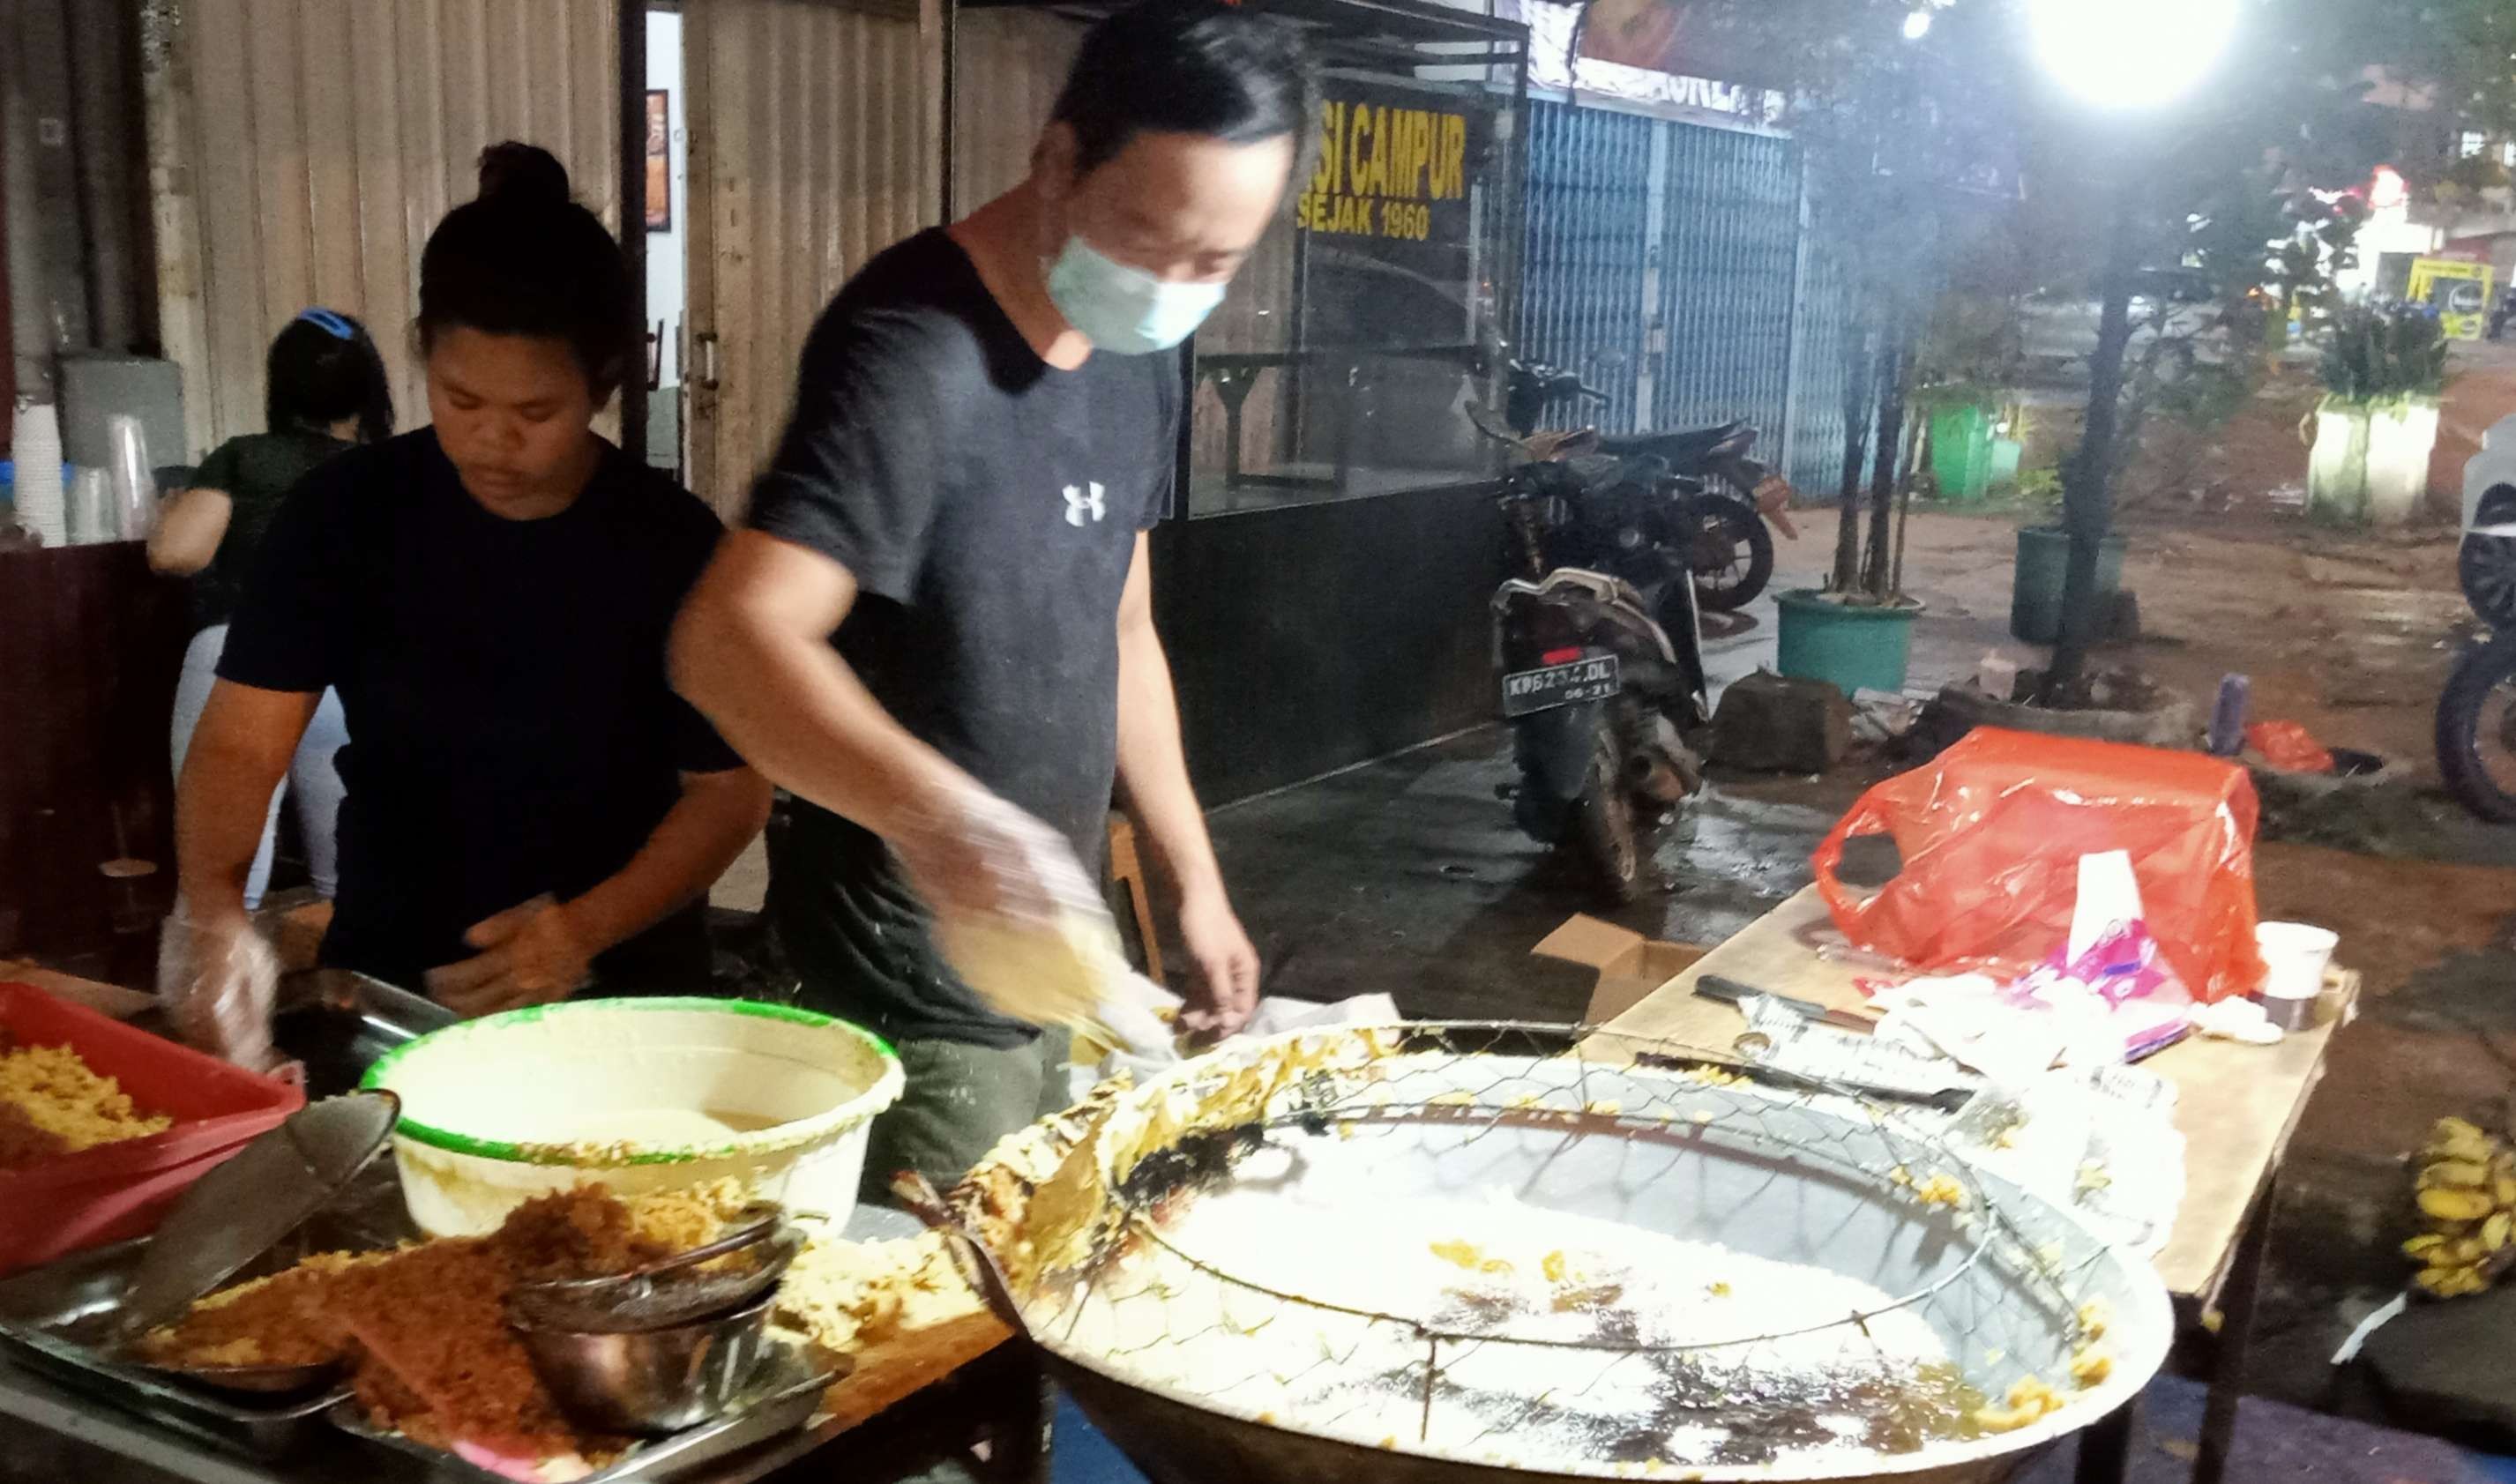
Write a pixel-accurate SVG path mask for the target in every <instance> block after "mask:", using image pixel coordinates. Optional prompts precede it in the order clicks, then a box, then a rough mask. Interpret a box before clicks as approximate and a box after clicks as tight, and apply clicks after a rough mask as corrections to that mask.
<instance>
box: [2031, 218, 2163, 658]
mask: <svg viewBox="0 0 2516 1484" xmlns="http://www.w3.org/2000/svg"><path fill="white" fill-rule="evenodd" d="M2110 195H2111V201H2110V203H2109V204H2110V206H2111V208H2112V217H2113V220H2112V222H2111V223H2110V224H2109V226H2108V240H2107V244H2106V276H2105V291H2106V298H2105V315H2104V317H2103V318H2102V319H2100V320H2099V321H2098V324H2097V350H2096V353H2095V354H2093V355H2091V356H2089V357H2088V426H2087V432H2086V433H2085V434H2084V435H2083V436H2082V437H2081V438H2080V439H2079V448H2078V452H2076V453H2075V454H2073V455H2072V456H2071V461H2070V463H2069V464H2068V465H2067V466H2066V467H2065V468H2064V469H2063V471H2062V524H2063V525H2064V527H2065V528H2067V529H2068V530H2069V531H2070V533H2071V564H2070V568H2069V573H2068V576H2067V577H2066V578H2065V579H2064V581H2063V585H2062V638H2061V642H2059V643H2057V644H2055V645H2054V646H2053V667H2052V669H2050V670H2049V671H2047V672H2046V673H2045V677H2044V699H2045V700H2046V701H2047V702H2048V703H2050V702H2052V701H2055V700H2057V699H2059V698H2060V697H2061V696H2063V695H2065V694H2067V693H2068V692H2069V690H2070V689H2071V687H2073V686H2076V684H2077V683H2078V680H2079V676H2080V673H2081V672H2082V671H2083V670H2085V669H2086V668H2087V660H2088V645H2089V644H2090V643H2091V642H2092V641H2093V640H2094V639H2095V638H2096V633H2097V617H2098V615H2097V553H2098V549H2099V548H2100V547H2101V546H2102V545H2103V543H2104V541H2105V539H2106V531H2107V529H2108V527H2110V526H2111V525H2113V523H2114V474H2115V466H2116V464H2117V462H2118V453H2117V450H2116V446H2115V441H2116V433H2117V431H2118V427H2119V419H2120V416H2121V411H2122V387H2123V352H2124V351H2125V350H2127V349H2128V348H2129V346H2130V344H2131V293H2132V287H2133V278H2134V276H2135V274H2136V273H2137V272H2138V270H2139V267H2140V262H2139V258H2140V237H2139V233H2138V231H2137V229H2136V224H2135V223H2134V221H2133V199H2132V189H2131V180H2130V175H2129V173H2128V171H2126V172H2125V173H2124V174H2123V175H2122V176H2121V177H2120V178H2118V180H2117V181H2116V183H2115V187H2114V189H2113V191H2112V192H2110Z"/></svg>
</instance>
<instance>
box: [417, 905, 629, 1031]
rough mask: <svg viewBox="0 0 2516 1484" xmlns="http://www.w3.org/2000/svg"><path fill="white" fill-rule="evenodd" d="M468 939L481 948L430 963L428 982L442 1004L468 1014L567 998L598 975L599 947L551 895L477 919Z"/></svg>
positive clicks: (469, 942) (465, 937)
mask: <svg viewBox="0 0 2516 1484" xmlns="http://www.w3.org/2000/svg"><path fill="white" fill-rule="evenodd" d="M463 941H464V942H466V943H468V944H470V945H471V946H473V947H474V948H478V949H480V950H481V952H480V953H479V954H478V955H476V956H475V957H472V958H469V959H465V960H463V961H462V962H461V963H457V964H448V965H446V966H445V967H444V968H442V969H430V970H429V971H428V980H427V982H428V992H429V994H430V995H431V996H432V997H434V998H435V999H436V1000H437V1002H438V1003H439V1004H440V1005H442V1006H444V1007H445V1008H446V1009H447V1010H452V1011H454V1012H455V1013H456V1014H458V1015H462V1016H465V1017H466V1018H469V1017H471V1016H475V1015H487V1014H494V1013H495V1012H497V1011H499V1010H516V1009H519V1008H520V1007H523V1006H526V1005H548V1004H551V1003H552V1002H554V1001H558V1000H565V999H566V998H567V997H568V996H569V995H571V994H574V993H575V992H576V991H578V990H579V989H582V988H584V987H585V985H586V983H587V982H588V981H589V980H591V979H592V978H593V977H594V967H593V966H594V954H595V950H594V948H593V947H592V946H591V945H589V944H587V943H586V942H585V940H584V938H583V937H582V936H581V935H580V934H579V933H578V931H577V928H576V925H575V922H574V921H573V920H572V919H571V918H570V917H569V916H568V912H567V908H566V907H565V906H563V905H562V904H561V903H559V902H558V901H556V900H554V899H552V898H551V897H548V896H537V897H534V898H533V899H532V900H531V901H528V902H524V903H523V904H521V905H519V906H514V907H510V908H508V909H507V910H506V911H504V912H501V913H499V914H498V915H497V916H495V917H492V918H486V919H483V920H482V921H481V922H479V923H476V924H474V925H473V926H472V929H471V930H470V931H468V932H466V933H464V934H463Z"/></svg>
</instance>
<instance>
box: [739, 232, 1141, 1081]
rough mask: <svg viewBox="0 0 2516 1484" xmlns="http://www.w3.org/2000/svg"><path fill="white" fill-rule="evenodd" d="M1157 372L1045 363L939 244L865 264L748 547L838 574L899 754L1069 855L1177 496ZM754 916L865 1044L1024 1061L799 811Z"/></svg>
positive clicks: (1006, 1023)
mask: <svg viewBox="0 0 2516 1484" xmlns="http://www.w3.org/2000/svg"><path fill="white" fill-rule="evenodd" d="M1179 408H1180V363H1179V360H1178V358H1177V357H1176V356H1171V355H1141V356H1121V355H1111V354H1095V355H1094V356H1092V357H1091V358H1090V359H1089V360H1087V361H1085V362H1084V364H1083V365H1082V366H1080V367H1078V368H1077V369H1075V370H1072V371H1060V370H1056V369H1054V368H1052V367H1050V366H1048V365H1047V364H1046V363H1044V362H1042V361H1041V360H1040V358H1039V356H1038V355H1037V354H1035V353H1034V352H1033V351H1032V350H1031V349H1030V346H1029V345H1028V344H1027V342H1026V341H1024V339H1023V337H1022V335H1021V333H1020V332H1019V331H1017V330H1016V329H1015V328H1014V325H1013V322H1012V321H1011V320H1009V319H1007V318H1006V317H1005V314H1004V311H1003V310H1002V309H999V308H998V307H997V305H996V302H995V300H994V299H993V298H992V297H990V296H989V295H988V293H987V291H986V288H985V285H984V284H982V283H981V282H980V279H979V275H978V271H977V269H975V268H973V267H972V266H971V264H970V260H969V258H968V257H967V256H966V255H965V254H964V253H963V252H962V251H961V249H960V247H959V245H958V244H956V243H954V242H953V241H952V239H951V238H950V237H949V236H948V235H946V234H945V233H944V232H943V231H940V230H930V231H926V232H922V233H920V234H918V235H917V236H914V237H911V238H909V239H908V240H907V241H905V242H902V243H901V244H900V245H898V246H896V247H894V248H892V249H890V250H889V251H887V252H885V253H883V254H882V255H881V256H879V257H877V258H875V259H874V260H873V261H872V262H871V263H868V264H866V265H865V267H864V269H863V271H861V272H860V273H859V274H858V275H857V276H856V277H855V278H854V279H853V280H851V281H850V282H849V283H848V285H847V287H845V288H844V289H842V290H840V291H839V297H838V298H837V300H836V301H834V302H833V303H832V304H831V306H830V308H829V309H828V310H827V311H826V312H825V313H823V314H822V316H821V319H820V322H819V323H818V325H816V326H815V327H814V329H813V334H812V338H811V339H810V340H808V341H807V342H806V343H805V346H804V361H803V369H802V373H801V376H800V379H799V389H798V392H797V395H796V407H795V416H794V420H793V421H792V422H791V423H790V424H789V425H788V427H787V430H786V436H785V439H784V442H783V443H782V444H781V445H780V447H779V449H778V452H777V457H776V462H775V463H774V464H772V465H771V467H770V470H769V473H768V474H766V475H765V476H763V478H762V479H761V481H760V484H759V487H758V488H757V489H756V490H755V491H754V492H753V495H752V507H751V523H752V524H753V525H754V526H756V527H758V528H759V529H760V530H763V531H765V532H767V533H769V534H770V535H772V536H776V537H777V538H779V539H780V540H784V541H790V542H793V543H795V544H796V545H798V546H803V547H808V548H810V549H812V550H814V551H817V552H820V553H822V554H824V555H826V556H831V557H833V558H835V559H836V560H837V561H838V562H839V563H840V564H841V565H843V566H845V567H846V568H847V569H848V570H849V572H850V573H852V574H853V575H854V576H855V578H856V582H857V587H858V598H857V602H856V606H855V608H854V609H853V610H852V611H851V612H850V613H849V615H848V619H847V622H846V623H845V624H843V625H841V626H840V628H839V632H838V633H837V634H836V635H834V636H832V639H831V642H832V643H833V644H835V645H836V646H837V648H838V651H839V653H840V655H841V656H842V657H844V658H845V659H846V660H847V661H848V663H849V664H850V665H851V666H852V667H854V668H855V670H856V672H857V674H858V675H859V676H860V677H862V678H863V680H864V682H865V685H866V686H867V687H868V688H869V689H871V690H872V692H873V694H874V697H875V698H876V699H877V700H879V701H881V702H882V704H883V706H884V707H885V708H887V709H888V710H889V711H890V712H891V714H892V715H893V716H894V717H896V718H898V719H899V720H900V722H901V724H902V725H903V726H905V727H906V728H907V729H908V730H909V731H910V733H912V734H913V735H915V736H916V737H918V738H919V739H920V740H922V741H924V742H926V743H928V744H929V745H931V746H933V747H934V748H935V749H936V750H937V751H939V752H941V753H942V754H943V756H944V757H946V758H948V759H950V760H951V761H952V762H953V763H957V764H958V765H960V766H961V767H962V768H964V769H966V770H967V771H968V772H969V773H970V774H971V775H972V776H973V777H975V778H977V779H978V780H979V781H980V782H981V783H984V784H985V785H986V786H987V787H989V788H990V789H993V790H994V791H995V792H996V793H998V794H1000V795H1002V796H1003V797H1004V798H1005V799H1007V800H1009V801H1011V802H1012V803H1014V804H1019V805H1021V806H1022V807H1023V808H1026V809H1028V810H1029V811H1030V812H1031V813H1033V814H1035V815H1037V816H1038V817H1039V818H1040V819H1042V820H1044V821H1046V822H1047V823H1048V824H1049V825H1051V826H1053V827H1055V828H1056V829H1058V830H1060V831H1062V832H1063V833H1064V834H1065V835H1066V836H1067V837H1068V838H1069V840H1071V841H1072V842H1073V843H1074V848H1075V852H1076V853H1077V854H1078V855H1079V856H1080V857H1081V858H1082V860H1083V862H1084V864H1085V866H1086V867H1087V868H1089V867H1091V866H1093V865H1094V864H1095V863H1097V862H1098V861H1099V860H1100V859H1101V856H1102V853H1103V850H1104V848H1105V843H1106V841H1107V838H1108V835H1107V829H1108V827H1107V823H1106V821H1107V818H1108V813H1109V807H1110V790H1111V782H1112V780H1113V778H1114V775H1115V772H1116V767H1117V719H1118V642H1117V616H1118V598H1119V595H1120V593H1121V592H1122V590H1123V589H1124V587H1125V585H1126V579H1127V569H1128V566H1129V563H1130V561H1131V559H1132V556H1133V554H1134V551H1135V542H1136V536H1137V533H1138V532H1139V531H1142V530H1144V529H1145V528H1146V527H1148V526H1151V525H1152V524H1153V522H1154V521H1155V520H1157V519H1159V518H1160V516H1161V515H1162V512H1163V509H1164V507H1165V506H1166V505H1167V503H1168V501H1169V498H1170V491H1171V479H1172V471H1173V469H1174V467H1175V455H1176V448H1177V437H1178V427H1179ZM769 905H770V911H771V913H772V914H773V916H774V918H775V921H776V927H777V931H778V937H779V940H780V941H781V942H782V943H783V944H784V945H785V947H786V950H787V952H788V954H789V956H790V958H791V959H792V960H793V962H794V965H795V968H796V969H797V970H798V972H799V973H800V975H801V977H802V979H803V981H804V986H805V990H806V992H807V994H808V996H809V997H810V998H811V999H813V1000H814V1001H815V1002H817V1003H818V1004H819V1005H821V1006H823V1007H825V1008H827V1009H829V1010H832V1011H834V1012H836V1013H840V1014H844V1015H847V1016H850V1017H851V1018H854V1019H858V1020H860V1021H863V1022H865V1023H867V1024H869V1025H871V1026H873V1027H874V1028H875V1029H876V1030H879V1031H881V1032H882V1033H884V1034H886V1035H890V1036H894V1037H902V1038H907V1039H922V1038H941V1039H945V1040H954V1041H964V1042H974V1043H978V1044H981V1045H988V1046H1018V1045H1020V1044H1022V1043H1023V1042H1024V1041H1026V1040H1027V1039H1028V1038H1029V1037H1030V1036H1031V1034H1032V1030H1031V1028H1030V1027H1028V1026H1026V1025H1024V1024H1022V1023H1021V1022H1019V1021H1015V1020H1008V1019H1006V1018H1004V1017H1002V1016H1000V1015H997V1014H995V1013H993V1012H992V1011H990V1010H988V1009H987V1008H986V1007H985V1005H983V1004H982V1003H981V1002H980V1001H979V999H978V998H977V996H976V995H975V994H974V993H972V991H971V990H970V988H969V987H968V986H967V985H965V984H963V983H962V982H961V981H960V979H959V978H958V977H957V976H956V975H954V974H953V973H952V972H951V970H950V969H948V968H946V967H945V966H944V964H943V960H942V959H941V958H940V957H939V956H938V955H937V953H936V951H935V948H934V944H933V940H932V938H931V936H930V934H929V932H928V927H927V918H926V912H925V909H924V907H923V906H922V905H921V904H920V903H919V902H918V900H917V899H916V897H915V896H914V895H913V894H912V893H911V892H910V890H909V889H908V887H907V886H906V884H905V883H904V882H903V881H902V879H901V877H900V875H899V872H898V869H897V866H896V864H895V862H894V861H893V859H892V857H891V855H890V853H889V851H888V850H887V849H886V848H885V846H884V845H883V844H882V842H881V841H879V840H877V839H876V838H875V837H873V836H872V835H870V834H868V833H867V832H865V831H863V830H861V829H859V828H858V827H857V826H855V825H854V824H851V823H849V822H848V821H846V820H844V819H841V818H839V817H838V816H836V815H834V814H831V813H829V812H827V811H825V810H822V809H819V808H816V807H814V806H812V805H810V804H798V805H797V808H796V811H795V814H794V816H793V818H792V819H791V820H790V821H789V823H788V824H787V826H786V827H785V828H784V829H782V830H779V831H776V832H773V834H772V837H771V841H770V887H769Z"/></svg>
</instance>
